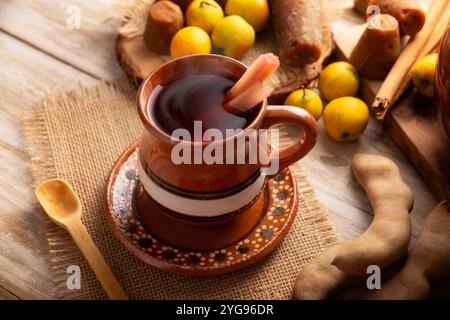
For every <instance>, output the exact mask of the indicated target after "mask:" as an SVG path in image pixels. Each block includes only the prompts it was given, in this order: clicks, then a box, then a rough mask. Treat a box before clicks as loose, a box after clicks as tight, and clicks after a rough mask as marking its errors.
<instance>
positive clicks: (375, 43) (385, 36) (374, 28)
mask: <svg viewBox="0 0 450 320" xmlns="http://www.w3.org/2000/svg"><path fill="white" fill-rule="evenodd" d="M400 52H401V41H400V31H399V26H398V22H397V20H396V19H395V18H394V17H392V16H390V15H387V14H379V15H375V16H373V17H371V18H370V19H369V21H368V23H367V28H366V30H365V31H364V33H363V34H362V36H361V38H360V39H359V41H358V44H357V45H356V47H355V48H354V49H353V51H352V54H351V55H350V63H351V64H352V65H353V66H354V67H355V68H356V69H357V70H358V72H359V73H360V74H361V75H362V76H364V77H366V78H369V79H373V80H383V79H384V78H385V77H386V76H387V75H388V73H389V71H390V70H391V68H392V66H393V65H394V64H395V61H396V60H397V58H398V57H399V55H400Z"/></svg>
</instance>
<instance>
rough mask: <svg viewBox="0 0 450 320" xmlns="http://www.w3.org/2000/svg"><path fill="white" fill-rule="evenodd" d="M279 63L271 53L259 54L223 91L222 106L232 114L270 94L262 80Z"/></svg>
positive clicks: (257, 102) (264, 79) (245, 108)
mask: <svg viewBox="0 0 450 320" xmlns="http://www.w3.org/2000/svg"><path fill="white" fill-rule="evenodd" d="M279 65H280V60H279V59H278V57H277V56H276V55H274V54H272V53H266V54H262V55H260V56H259V57H258V58H257V59H256V60H255V61H254V62H253V63H252V64H251V65H250V67H249V68H248V69H247V71H245V73H244V74H243V75H242V77H241V78H240V79H239V80H238V81H237V82H236V83H235V84H234V85H233V87H231V89H230V90H228V91H227V92H226V93H225V101H224V108H225V109H226V110H227V111H229V112H231V113H234V114H242V113H245V112H246V111H248V110H250V109H251V108H253V107H255V106H256V105H257V104H259V103H260V102H262V101H263V100H264V99H265V98H267V97H268V96H269V95H270V91H269V90H268V89H267V88H266V86H265V85H264V82H265V81H266V80H267V79H268V78H269V77H270V76H271V75H272V73H274V72H275V71H276V70H277V69H278V67H279Z"/></svg>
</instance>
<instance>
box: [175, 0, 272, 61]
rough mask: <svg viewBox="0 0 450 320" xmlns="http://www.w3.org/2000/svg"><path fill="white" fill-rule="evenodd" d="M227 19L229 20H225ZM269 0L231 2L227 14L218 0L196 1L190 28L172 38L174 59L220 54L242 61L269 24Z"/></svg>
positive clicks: (189, 14)
mask: <svg viewBox="0 0 450 320" xmlns="http://www.w3.org/2000/svg"><path fill="white" fill-rule="evenodd" d="M225 15H226V16H225ZM269 15H270V13H269V5H268V2H267V0H246V1H242V0H228V1H227V3H226V6H225V14H224V12H223V9H222V7H221V6H220V5H219V4H218V3H217V2H215V1H214V0H194V1H193V2H191V4H190V5H189V6H188V8H187V9H186V12H185V20H186V24H187V27H185V28H183V29H181V30H179V31H178V32H177V33H176V34H175V36H174V37H173V38H172V41H171V44H170V54H171V56H172V57H173V58H176V57H181V56H185V55H189V54H198V53H210V52H211V51H212V49H213V48H214V49H215V51H216V52H218V53H222V54H224V55H226V56H229V57H232V58H235V59H240V58H242V56H243V55H244V54H245V53H246V52H247V51H248V50H249V49H250V48H251V47H252V46H253V44H254V42H255V33H256V32H259V31H262V30H263V29H264V28H265V26H266V24H267V21H268V20H269Z"/></svg>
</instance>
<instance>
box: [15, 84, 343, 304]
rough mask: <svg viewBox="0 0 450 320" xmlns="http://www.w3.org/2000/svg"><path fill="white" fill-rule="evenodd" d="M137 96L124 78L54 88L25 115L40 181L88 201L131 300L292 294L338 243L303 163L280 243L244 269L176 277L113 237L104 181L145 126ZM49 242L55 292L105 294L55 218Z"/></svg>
mask: <svg viewBox="0 0 450 320" xmlns="http://www.w3.org/2000/svg"><path fill="white" fill-rule="evenodd" d="M135 95H136V90H135V88H134V87H131V86H130V85H129V84H128V83H127V82H126V81H125V80H121V81H118V82H116V83H114V84H106V83H99V84H98V85H97V86H96V87H94V88H90V89H88V88H84V87H81V86H80V87H79V88H78V89H76V90H74V91H72V92H68V93H55V94H49V95H48V98H47V99H46V100H45V101H44V103H43V104H42V105H41V106H39V107H38V108H37V109H36V111H35V112H33V113H32V114H29V115H27V116H26V118H25V119H24V128H25V133H26V138H27V142H28V144H29V148H30V150H29V151H30V153H31V156H32V167H33V173H34V177H35V179H36V181H41V180H43V179H47V178H54V177H60V178H64V179H67V180H68V181H70V183H71V184H72V185H73V187H74V189H75V191H76V192H77V193H78V195H79V196H80V198H81V201H82V205H83V209H84V211H83V223H84V224H85V226H86V228H87V229H88V232H89V233H90V235H91V236H92V238H93V239H94V241H95V243H96V244H97V246H98V247H99V249H100V251H101V253H102V254H103V255H104V256H105V258H106V261H107V262H108V263H109V265H110V266H111V269H112V270H113V272H114V273H115V274H116V275H117V277H118V279H119V281H120V283H121V284H122V285H123V287H124V289H125V290H126V291H127V293H128V294H129V296H130V298H134V299H289V298H290V297H291V291H292V286H293V282H294V280H295V277H296V275H297V274H298V272H299V271H300V270H301V268H302V267H303V266H304V265H305V264H306V263H307V262H308V261H310V260H311V259H312V258H313V257H314V256H316V255H317V254H318V253H319V252H321V251H322V250H323V249H324V248H325V247H327V246H328V245H330V244H332V243H335V242H336V241H337V239H336V236H335V232H334V230H333V229H332V227H331V226H330V224H329V222H328V219H327V211H326V210H325V209H324V207H323V206H322V205H321V204H320V203H319V201H318V200H317V199H316V197H315V194H314V190H313V188H312V187H311V186H310V184H309V182H308V181H307V178H306V176H305V174H304V173H303V171H302V169H301V166H300V165H298V164H297V165H295V166H294V167H293V171H294V172H295V176H296V178H297V181H298V186H299V195H300V199H299V200H300V205H299V212H300V214H299V215H298V216H297V218H296V220H295V222H294V224H293V226H292V229H291V231H290V232H289V234H288V236H287V237H286V238H285V240H284V241H283V242H282V243H281V244H280V245H279V246H278V248H277V249H276V250H275V251H274V252H273V253H271V254H270V255H269V256H268V257H266V258H265V259H263V260H262V261H261V262H259V263H257V264H255V265H253V266H251V267H249V268H247V269H245V270H241V271H238V272H234V273H231V274H227V275H223V276H215V277H188V276H179V275H174V274H170V273H166V272H163V271H160V270H158V269H156V268H153V267H150V266H147V265H145V264H144V263H143V262H141V261H140V260H137V259H136V258H135V257H134V256H133V255H131V254H130V253H129V252H128V251H127V250H126V249H125V248H124V247H122V245H121V244H120V243H119V241H117V240H116V239H115V238H114V236H113V235H112V233H111V232H110V230H109V228H108V226H107V222H106V219H105V217H104V213H103V199H104V192H105V183H106V181H107V178H108V172H109V170H110V168H111V167H112V165H113V164H114V162H115V161H116V159H117V157H118V156H119V155H120V154H121V153H122V151H124V149H125V148H126V147H127V146H128V145H130V144H131V143H132V142H133V141H134V140H135V139H136V138H137V137H138V136H139V134H140V132H141V124H140V121H139V119H138V116H137V112H136V108H135V104H134V102H135ZM283 139H284V140H289V137H288V136H284V138H283ZM48 242H49V247H50V255H51V259H52V261H53V265H54V269H55V283H56V286H57V290H56V291H57V292H56V298H82V299H103V298H106V295H105V294H104V292H103V290H102V288H101V286H100V284H99V283H98V281H97V280H96V278H95V276H94V274H93V272H92V271H91V269H90V268H89V266H88V265H87V263H86V262H85V261H84V260H83V258H82V257H81V256H80V252H79V250H78V248H77V247H76V245H75V244H74V243H73V241H72V240H71V238H70V237H69V236H68V234H67V232H66V231H64V230H62V229H60V228H59V227H57V226H55V225H53V224H51V223H49V226H48ZM69 265H79V266H80V268H81V271H82V278H81V290H72V291H71V290H68V289H67V286H66V281H67V277H68V275H67V273H66V270H67V267H68V266H69Z"/></svg>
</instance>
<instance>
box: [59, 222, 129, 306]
mask: <svg viewBox="0 0 450 320" xmlns="http://www.w3.org/2000/svg"><path fill="white" fill-rule="evenodd" d="M66 227H67V231H69V233H70V235H71V236H72V238H73V239H74V241H75V243H76V244H77V245H78V247H79V248H80V250H81V252H82V253H83V255H84V257H85V258H86V260H87V261H88V262H89V265H90V266H91V268H92V270H94V273H95V275H96V276H97V278H98V280H99V281H100V283H101V285H102V287H103V289H104V290H105V291H106V294H107V295H108V297H109V298H110V299H111V300H127V299H128V297H127V294H126V293H125V291H123V289H122V287H121V286H120V284H119V282H118V281H117V279H116V277H115V276H114V274H113V273H112V271H111V269H110V268H109V266H108V265H107V263H106V261H105V259H104V258H103V256H102V254H101V253H100V251H99V250H98V248H97V246H96V245H95V243H94V241H93V240H92V238H91V236H90V235H89V233H88V232H87V230H86V228H85V227H84V225H83V223H82V222H81V220H80V219H74V220H73V221H71V223H70V224H68V225H66Z"/></svg>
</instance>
